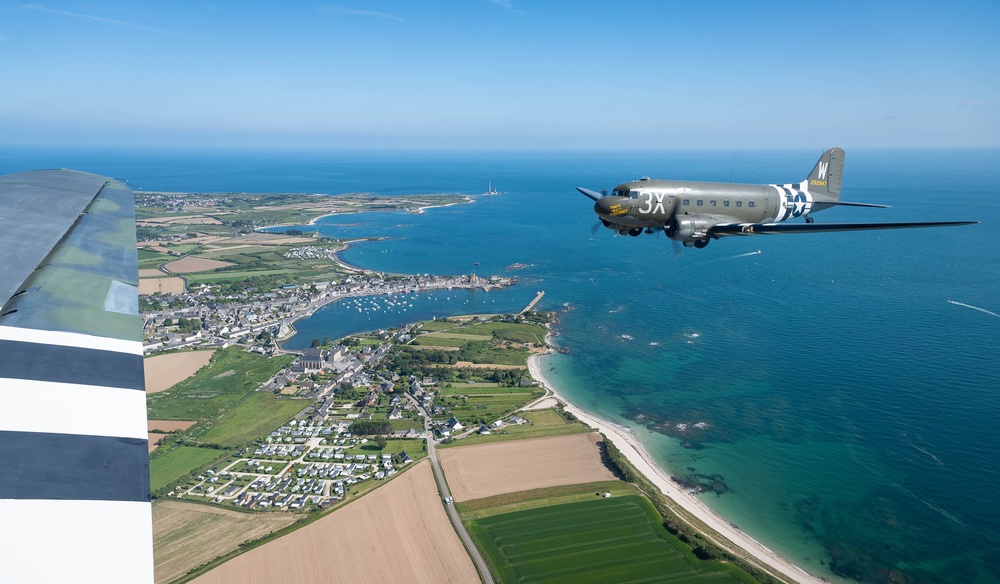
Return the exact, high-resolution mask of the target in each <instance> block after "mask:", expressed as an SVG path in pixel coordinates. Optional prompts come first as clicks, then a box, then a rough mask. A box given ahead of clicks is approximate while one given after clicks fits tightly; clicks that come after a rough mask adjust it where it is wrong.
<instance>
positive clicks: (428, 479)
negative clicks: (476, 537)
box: [193, 461, 480, 584]
mask: <svg viewBox="0 0 1000 584" xmlns="http://www.w3.org/2000/svg"><path fill="white" fill-rule="evenodd" d="M479 581H480V580H479V575H478V574H477V573H476V569H475V567H474V566H473V565H472V561H471V560H470V559H469V555H468V554H467V553H466V551H465V548H464V547H462V542H461V541H460V540H459V539H458V536H457V535H456V534H455V530H454V528H452V526H451V524H450V523H449V522H448V517H447V515H446V514H445V510H444V506H443V505H442V503H441V499H440V498H439V496H438V493H437V487H436V486H435V484H434V478H433V476H432V475H431V467H430V464H429V463H428V462H427V461H424V462H420V463H418V464H417V466H416V467H415V468H412V469H410V470H408V471H406V472H405V473H404V474H403V475H402V476H399V477H397V478H395V479H393V480H392V481H391V482H390V483H389V484H387V485H384V486H382V487H379V488H378V489H376V490H375V491H373V492H371V493H369V494H367V495H365V496H364V497H362V498H361V499H359V500H357V501H354V502H352V503H350V504H348V505H347V506H345V507H344V508H342V509H338V510H337V511H334V512H333V513H331V514H330V515H328V516H327V517H324V518H323V519H320V520H319V521H316V522H315V523H312V524H310V525H307V526H306V527H303V528H302V529H300V530H298V531H296V532H294V533H291V534H289V535H286V536H284V537H282V538H279V539H277V540H274V541H272V542H269V543H267V544H265V545H263V546H261V547H259V548H256V549H254V550H251V551H249V552H247V553H245V554H243V555H241V556H238V557H236V558H234V559H233V560H230V561H229V562H226V563H225V564H223V565H221V566H219V567H218V568H216V569H214V570H212V571H211V572H209V573H208V574H205V575H204V576H201V577H199V578H197V579H195V580H194V581H193V582H195V583H196V584H282V583H286V582H287V583H299V582H365V583H379V582H384V583H386V584H396V583H406V582H415V583H426V584H432V583H434V584H436V583H445V582H468V583H469V584H476V583H478V582H479Z"/></svg>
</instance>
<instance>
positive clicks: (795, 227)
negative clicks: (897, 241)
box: [708, 221, 979, 237]
mask: <svg viewBox="0 0 1000 584" xmlns="http://www.w3.org/2000/svg"><path fill="white" fill-rule="evenodd" d="M974 223H979V222H978V221H931V222H920V223H725V224H719V225H715V226H713V227H711V228H709V230H708V234H709V235H713V236H717V237H723V236H726V235H776V234H781V233H825V232H833V231H870V230H874V229H911V228H914V227H948V226H952V225H971V224H974Z"/></svg>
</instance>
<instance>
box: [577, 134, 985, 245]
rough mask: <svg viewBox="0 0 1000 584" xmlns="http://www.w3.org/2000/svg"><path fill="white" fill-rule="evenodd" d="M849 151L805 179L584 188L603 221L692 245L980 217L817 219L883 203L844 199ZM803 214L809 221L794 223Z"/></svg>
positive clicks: (836, 153)
mask: <svg viewBox="0 0 1000 584" xmlns="http://www.w3.org/2000/svg"><path fill="white" fill-rule="evenodd" d="M843 174H844V151H843V150H842V149H840V148H830V149H829V150H827V151H826V152H824V153H823V155H822V156H820V159H819V161H818V162H816V166H815V167H814V168H813V169H812V172H810V173H809V176H808V177H806V179H805V180H804V181H802V182H800V183H789V184H770V185H748V184H730V183H716V182H696V181H679V180H650V179H649V178H648V177H643V178H641V179H639V180H637V181H632V182H627V183H622V184H620V185H618V186H616V187H615V189H614V191H612V193H611V195H610V196H607V195H602V194H601V193H598V192H594V191H592V190H590V189H585V188H583V187H577V190H578V191H580V192H581V193H583V194H584V195H586V196H587V197H589V198H591V199H593V201H594V212H595V213H597V216H598V217H600V218H601V223H602V224H603V225H604V226H605V227H607V228H608V229H613V230H615V231H617V232H618V233H619V234H621V235H624V234H626V233H627V234H628V235H632V236H638V235H639V234H641V233H642V232H643V231H645V232H646V233H657V232H660V231H662V232H663V233H665V234H666V236H667V237H669V238H670V239H673V240H675V241H680V242H682V243H683V244H684V245H685V246H687V247H691V246H694V247H697V248H702V247H705V246H706V245H708V242H709V241H711V240H713V239H718V238H720V237H725V236H727V235H771V234H776V233H816V232H823V231H858V230H869V229H902V228H909V227H943V226H948V225H969V224H972V223H978V221H932V222H921V223H824V224H821V223H814V222H813V217H812V215H811V214H812V213H814V212H816V211H822V210H823V209H828V208H830V207H833V206H837V205H840V206H847V207H879V208H886V207H887V206H886V205H873V204H869V203H848V202H845V201H841V200H840V185H841V180H842V178H843ZM798 217H801V218H802V219H803V220H804V222H802V223H792V222H790V221H789V220H790V219H796V218H798Z"/></svg>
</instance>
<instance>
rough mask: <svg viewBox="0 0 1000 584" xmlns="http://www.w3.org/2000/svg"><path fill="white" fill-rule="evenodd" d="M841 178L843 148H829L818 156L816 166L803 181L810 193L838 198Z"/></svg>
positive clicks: (842, 176)
mask: <svg viewBox="0 0 1000 584" xmlns="http://www.w3.org/2000/svg"><path fill="white" fill-rule="evenodd" d="M843 178H844V150H843V149H842V148H830V149H829V150H827V151H826V152H824V153H823V155H822V156H820V157H819V160H818V161H817V162H816V166H814V167H813V169H812V172H810V173H809V176H808V177H807V178H806V181H805V182H806V185H807V186H808V187H809V192H810V193H813V194H817V195H826V196H828V197H831V198H833V199H839V198H840V184H841V182H842V181H843Z"/></svg>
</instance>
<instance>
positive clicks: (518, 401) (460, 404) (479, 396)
mask: <svg viewBox="0 0 1000 584" xmlns="http://www.w3.org/2000/svg"><path fill="white" fill-rule="evenodd" d="M511 389H513V388H511ZM542 393H543V392H542V390H540V389H536V388H531V387H527V388H520V391H506V392H505V391H503V390H493V391H491V392H488V393H480V392H464V393H461V394H457V395H452V396H445V397H442V398H440V399H438V400H437V403H440V404H441V405H445V406H447V407H449V408H451V414H450V415H448V416H446V417H450V416H451V415H454V416H455V417H456V418H458V419H459V420H461V422H462V423H463V424H465V425H474V424H492V423H493V422H495V421H496V420H498V419H500V418H502V417H503V416H506V415H507V414H509V413H511V412H513V411H515V410H516V409H518V408H520V407H522V406H524V405H525V404H527V403H528V402H530V401H531V400H533V399H536V398H539V397H541V396H542Z"/></svg>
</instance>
